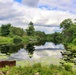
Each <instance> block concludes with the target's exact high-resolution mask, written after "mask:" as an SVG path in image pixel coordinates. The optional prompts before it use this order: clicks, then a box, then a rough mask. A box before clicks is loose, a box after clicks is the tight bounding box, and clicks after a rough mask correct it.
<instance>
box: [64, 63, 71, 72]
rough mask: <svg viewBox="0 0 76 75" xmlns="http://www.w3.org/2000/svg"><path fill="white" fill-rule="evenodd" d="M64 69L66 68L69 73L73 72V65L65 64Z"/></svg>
mask: <svg viewBox="0 0 76 75" xmlns="http://www.w3.org/2000/svg"><path fill="white" fill-rule="evenodd" d="M64 68H65V70H67V71H72V65H71V64H69V63H66V64H64Z"/></svg>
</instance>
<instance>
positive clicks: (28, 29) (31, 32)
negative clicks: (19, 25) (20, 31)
mask: <svg viewBox="0 0 76 75" xmlns="http://www.w3.org/2000/svg"><path fill="white" fill-rule="evenodd" d="M34 31H35V29H34V26H33V23H32V22H30V23H29V25H28V28H27V29H26V33H27V35H28V36H33V35H34Z"/></svg>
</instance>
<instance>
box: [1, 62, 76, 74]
mask: <svg viewBox="0 0 76 75" xmlns="http://www.w3.org/2000/svg"><path fill="white" fill-rule="evenodd" d="M0 72H2V73H5V74H4V75H76V72H75V71H72V69H71V68H70V67H68V69H66V68H63V67H62V66H56V65H50V66H42V65H41V64H40V63H36V64H34V65H32V66H30V65H29V66H24V67H17V66H15V67H11V68H10V67H6V68H2V69H0Z"/></svg>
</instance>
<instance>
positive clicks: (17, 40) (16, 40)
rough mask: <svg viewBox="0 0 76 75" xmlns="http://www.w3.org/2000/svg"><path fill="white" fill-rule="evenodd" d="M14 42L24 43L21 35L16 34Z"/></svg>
mask: <svg viewBox="0 0 76 75" xmlns="http://www.w3.org/2000/svg"><path fill="white" fill-rule="evenodd" d="M13 43H15V44H20V43H22V38H21V37H20V36H17V35H16V36H14V37H13Z"/></svg>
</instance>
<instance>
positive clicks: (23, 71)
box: [0, 19, 76, 75]
mask: <svg viewBox="0 0 76 75" xmlns="http://www.w3.org/2000/svg"><path fill="white" fill-rule="evenodd" d="M60 28H62V32H55V33H52V34H45V32H41V31H35V29H34V26H33V23H32V22H30V23H29V25H28V28H27V29H26V30H24V29H21V28H18V27H13V26H11V24H3V25H1V27H0V45H4V44H9V45H19V44H21V43H28V42H29V41H31V42H40V41H44V40H45V41H52V42H54V43H55V44H59V43H62V44H63V45H64V47H65V51H63V52H61V54H62V60H61V62H60V63H61V66H55V65H50V66H41V64H40V63H38V64H34V65H32V66H25V67H12V68H11V69H9V67H6V68H2V69H0V70H1V72H7V71H9V74H8V75H15V74H18V75H34V73H36V72H39V73H40V75H76V72H75V71H74V70H76V68H72V67H73V66H72V65H71V64H73V65H74V66H75V65H76V23H75V22H72V20H71V19H65V20H64V21H62V23H60ZM12 71H13V72H12Z"/></svg>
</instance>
